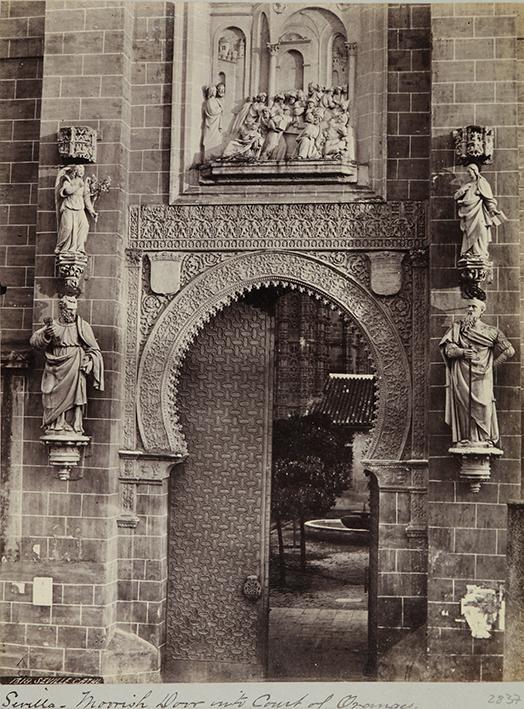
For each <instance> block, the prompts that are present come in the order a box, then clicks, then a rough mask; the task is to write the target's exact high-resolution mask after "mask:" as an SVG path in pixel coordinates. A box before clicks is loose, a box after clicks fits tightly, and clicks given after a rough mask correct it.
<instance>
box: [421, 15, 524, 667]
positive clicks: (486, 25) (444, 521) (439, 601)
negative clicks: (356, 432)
mask: <svg viewBox="0 0 524 709" xmlns="http://www.w3.org/2000/svg"><path fill="white" fill-rule="evenodd" d="M431 12H432V22H431V27H432V37H433V59H432V137H431V160H432V172H433V177H432V183H431V185H432V187H431V227H430V228H431V241H432V246H431V264H432V265H431V289H432V308H431V374H430V377H431V395H430V434H431V435H430V468H429V477H430V481H429V491H428V497H429V508H428V514H429V577H428V594H429V599H428V601H429V602H428V613H429V638H428V643H429V649H430V668H431V670H432V671H433V673H434V676H435V678H438V679H441V680H443V679H453V680H473V679H477V680H478V679H482V680H498V679H501V677H502V632H501V631H498V630H497V629H495V630H494V632H493V637H492V638H491V639H489V640H475V639H473V638H472V636H471V632H470V630H469V628H468V627H467V626H466V625H465V624H464V623H463V619H461V617H460V599H461V598H462V597H463V596H464V595H465V593H466V584H467V583H476V584H478V585H481V586H482V585H485V586H489V587H492V588H494V589H498V587H499V584H500V583H502V582H504V579H505V576H506V558H505V553H506V524H507V522H506V516H507V513H506V502H507V500H508V499H510V498H512V497H516V496H518V494H519V491H520V456H521V453H520V418H521V414H520V396H519V386H518V383H519V381H520V364H519V360H520V356H519V352H520V313H519V305H520V293H519V269H518V263H519V255H520V245H519V223H518V194H519V193H518V172H517V169H518V160H517V159H518V154H517V150H516V148H517V94H516V78H517V73H516V72H517V62H516V37H517V28H516V14H517V12H518V8H516V7H515V6H512V5H510V4H499V3H495V4H442V5H438V4H437V5H433V6H432V9H431ZM468 124H479V125H487V126H492V127H494V129H495V134H496V138H495V158H494V161H493V164H492V165H489V166H486V167H485V168H484V169H483V170H482V172H483V175H484V176H485V177H486V178H487V179H488V181H489V182H490V184H491V185H492V187H493V192H494V194H495V195H496V197H497V199H498V202H499V207H500V208H501V209H502V210H503V211H504V212H505V213H506V214H507V215H508V217H509V221H508V222H507V223H506V224H505V225H504V227H503V228H499V229H498V230H497V233H496V235H495V240H494V243H493V244H492V245H491V247H490V249H491V257H492V260H493V261H494V277H493V282H492V283H491V284H489V285H488V287H487V311H486V315H485V316H484V319H485V321H486V322H488V323H489V324H492V325H496V326H498V327H500V328H501V330H502V331H503V332H504V333H505V334H506V335H507V336H508V337H509V338H510V339H511V342H512V344H513V345H514V347H515V349H516V352H517V353H516V355H515V357H514V358H513V359H512V360H511V361H510V362H507V363H505V364H503V365H502V366H501V367H500V369H499V370H498V371H497V373H496V380H495V384H496V386H495V397H496V399H497V410H498V414H499V424H500V429H501V443H500V446H501V448H503V449H504V457H503V458H502V459H501V460H500V461H498V462H497V463H496V464H494V465H493V466H492V478H491V480H490V482H488V483H485V484H483V485H482V488H481V490H480V492H479V493H478V494H476V495H474V494H472V493H471V491H470V490H469V486H468V485H467V484H466V483H464V482H459V480H458V467H457V464H456V462H454V461H452V460H451V459H450V455H449V454H448V448H449V446H450V441H451V439H450V432H449V429H448V427H447V426H446V425H445V423H444V416H443V412H444V399H445V370H444V364H443V362H442V358H441V355H440V352H439V347H438V343H439V341H440V339H441V337H442V336H443V335H444V333H445V331H446V329H447V327H449V325H450V323H451V319H452V316H455V317H460V316H462V315H463V313H464V307H465V304H466V303H465V301H463V300H462V299H461V296H460V292H459V290H458V287H457V285H458V273H457V271H456V270H454V268H453V267H454V265H455V263H456V259H457V257H458V255H459V254H458V251H459V247H460V243H461V234H460V231H459V224H458V220H457V218H456V214H455V205H454V201H453V194H454V192H455V191H456V189H457V188H458V186H459V184H460V183H461V181H462V180H461V179H457V178H462V177H463V175H464V168H462V167H459V166H458V165H457V163H456V162H455V156H454V150H453V148H454V145H453V141H452V138H451V131H452V130H453V129H454V128H458V127H461V126H465V125H468Z"/></svg>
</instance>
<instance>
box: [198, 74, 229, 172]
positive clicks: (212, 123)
mask: <svg viewBox="0 0 524 709" xmlns="http://www.w3.org/2000/svg"><path fill="white" fill-rule="evenodd" d="M223 86H224V85H223V84H218V85H217V86H208V87H207V89H206V100H205V101H204V106H203V109H202V110H203V120H204V127H203V135H202V143H203V147H204V160H205V161H209V160H214V159H215V158H217V157H219V155H220V152H221V145H222V140H223V134H222V114H223V112H224V106H223V104H222V99H223V97H224V89H222V87H223ZM224 88H225V87H224ZM219 89H220V91H219Z"/></svg>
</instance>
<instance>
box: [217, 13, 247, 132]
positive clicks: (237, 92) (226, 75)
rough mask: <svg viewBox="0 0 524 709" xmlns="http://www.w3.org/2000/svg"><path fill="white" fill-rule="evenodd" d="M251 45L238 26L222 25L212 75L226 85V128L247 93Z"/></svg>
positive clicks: (224, 101)
mask: <svg viewBox="0 0 524 709" xmlns="http://www.w3.org/2000/svg"><path fill="white" fill-rule="evenodd" d="M248 49H249V48H248V45H247V41H246V35H245V34H244V32H243V31H242V30H241V29H240V28H239V27H233V26H230V27H224V28H219V29H218V30H217V31H216V32H215V38H214V46H213V67H214V71H213V79H214V80H216V83H223V84H224V85H225V87H226V91H225V95H224V98H223V101H222V104H223V117H224V118H223V129H225V130H227V129H228V127H229V125H230V123H231V120H232V117H233V115H234V114H235V113H236V112H237V111H238V110H239V107H240V106H241V105H242V103H243V101H244V98H245V96H246V94H247V86H248V77H247V74H248V72H247V59H248V55H247V52H248Z"/></svg>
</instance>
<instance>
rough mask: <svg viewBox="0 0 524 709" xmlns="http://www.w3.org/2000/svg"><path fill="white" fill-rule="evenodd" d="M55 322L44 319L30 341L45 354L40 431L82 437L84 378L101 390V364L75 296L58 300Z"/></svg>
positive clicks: (91, 333) (85, 386)
mask: <svg viewBox="0 0 524 709" xmlns="http://www.w3.org/2000/svg"><path fill="white" fill-rule="evenodd" d="M59 311H60V312H59V316H58V320H53V319H52V318H47V319H46V320H45V325H44V327H42V328H40V329H39V330H37V331H36V332H35V333H34V334H33V335H32V337H31V339H30V344H31V346H32V347H34V348H35V349H39V350H43V351H44V353H45V365H44V373H43V376H42V403H43V407H44V415H43V428H44V429H45V433H46V434H48V433H51V434H56V433H59V434H60V433H63V434H67V433H71V432H74V433H76V434H79V435H82V434H83V433H84V429H83V416H84V415H85V411H86V406H87V377H88V376H89V375H91V376H92V378H93V386H94V388H95V389H98V390H100V391H103V390H104V362H103V360H102V354H101V352H100V347H99V346H98V343H97V341H96V340H95V336H94V334H93V330H92V329H91V325H89V323H87V322H86V321H85V320H84V319H83V318H81V317H80V316H79V315H77V301H76V297H74V296H68V295H64V296H62V297H61V298H60V301H59Z"/></svg>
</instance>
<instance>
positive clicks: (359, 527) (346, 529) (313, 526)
mask: <svg viewBox="0 0 524 709" xmlns="http://www.w3.org/2000/svg"><path fill="white" fill-rule="evenodd" d="M353 522H354V525H353V524H352V523H353ZM348 523H350V524H351V526H350V525H349V524H348ZM365 524H366V523H365V521H362V520H361V519H357V518H356V516H355V519H353V516H350V517H344V522H343V521H342V519H312V520H309V521H308V522H306V523H305V528H306V534H307V535H308V536H310V537H312V538H315V539H319V540H323V541H348V542H350V541H352V540H357V539H358V540H359V541H363V540H365V539H366V538H367V535H369V529H368V528H367V526H365Z"/></svg>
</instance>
